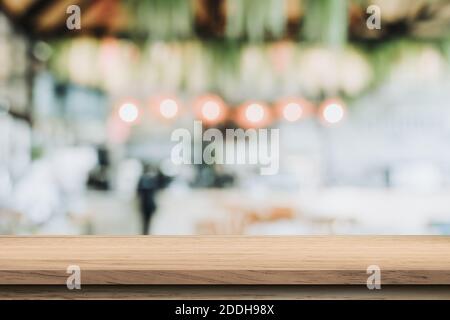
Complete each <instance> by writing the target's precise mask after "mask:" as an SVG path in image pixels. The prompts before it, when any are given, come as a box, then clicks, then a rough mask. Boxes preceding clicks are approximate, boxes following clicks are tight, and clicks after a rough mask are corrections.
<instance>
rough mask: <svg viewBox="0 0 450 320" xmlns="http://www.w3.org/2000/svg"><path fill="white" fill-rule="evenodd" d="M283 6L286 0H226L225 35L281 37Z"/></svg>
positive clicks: (251, 37)
mask: <svg viewBox="0 0 450 320" xmlns="http://www.w3.org/2000/svg"><path fill="white" fill-rule="evenodd" d="M285 6H286V0H227V6H226V10H227V23H226V35H227V37H229V38H231V39H236V38H248V39H249V40H250V41H262V40H264V39H265V38H266V36H269V37H272V38H281V37H282V36H283V34H284V31H285V28H286V19H287V18H286V14H285Z"/></svg>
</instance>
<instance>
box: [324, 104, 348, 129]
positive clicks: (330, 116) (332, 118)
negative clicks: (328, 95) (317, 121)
mask: <svg viewBox="0 0 450 320" xmlns="http://www.w3.org/2000/svg"><path fill="white" fill-rule="evenodd" d="M320 115H321V118H322V121H323V122H325V123H327V124H331V125H333V124H337V123H339V122H341V121H342V120H343V119H344V117H345V106H344V104H343V103H342V102H341V101H339V100H336V99H332V100H327V101H325V102H324V103H323V105H322V107H321V112H320Z"/></svg>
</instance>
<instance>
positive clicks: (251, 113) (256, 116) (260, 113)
mask: <svg viewBox="0 0 450 320" xmlns="http://www.w3.org/2000/svg"><path fill="white" fill-rule="evenodd" d="M264 115H265V111H264V108H263V107H262V106H261V105H259V104H257V103H252V104H251V105H249V106H248V107H247V109H246V110H245V116H246V117H247V119H248V121H250V122H253V123H256V122H260V121H262V120H263V119H264Z"/></svg>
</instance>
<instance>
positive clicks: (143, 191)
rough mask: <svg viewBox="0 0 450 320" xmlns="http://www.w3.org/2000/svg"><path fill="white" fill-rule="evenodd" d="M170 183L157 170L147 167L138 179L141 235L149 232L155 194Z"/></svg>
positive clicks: (153, 211) (154, 207)
mask: <svg viewBox="0 0 450 320" xmlns="http://www.w3.org/2000/svg"><path fill="white" fill-rule="evenodd" d="M169 182H170V178H169V177H167V176H165V175H164V174H162V173H161V172H160V171H159V170H152V169H150V167H147V168H146V169H145V170H144V173H143V174H142V175H141V177H140V178H139V183H138V188H137V189H138V190H137V192H138V196H139V203H140V209H141V214H142V224H143V225H142V227H143V228H142V234H144V235H147V234H148V233H149V230H150V221H151V218H152V216H153V214H154V213H155V211H156V208H157V205H156V199H155V197H156V194H157V192H158V191H159V190H161V189H163V188H165V187H166V186H167V185H168V184H169Z"/></svg>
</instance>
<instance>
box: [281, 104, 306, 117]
mask: <svg viewBox="0 0 450 320" xmlns="http://www.w3.org/2000/svg"><path fill="white" fill-rule="evenodd" d="M302 115H303V108H302V106H301V105H300V104H298V103H295V102H291V103H288V104H287V105H285V106H284V108H283V117H284V118H285V119H286V120H287V121H289V122H294V121H297V120H299V119H300V118H301V117H302Z"/></svg>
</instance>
